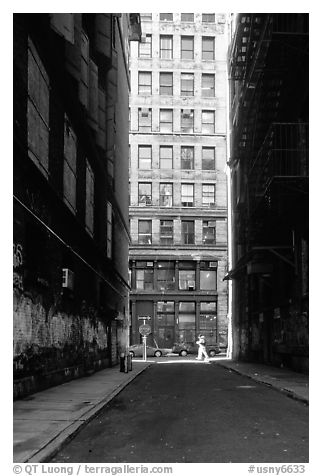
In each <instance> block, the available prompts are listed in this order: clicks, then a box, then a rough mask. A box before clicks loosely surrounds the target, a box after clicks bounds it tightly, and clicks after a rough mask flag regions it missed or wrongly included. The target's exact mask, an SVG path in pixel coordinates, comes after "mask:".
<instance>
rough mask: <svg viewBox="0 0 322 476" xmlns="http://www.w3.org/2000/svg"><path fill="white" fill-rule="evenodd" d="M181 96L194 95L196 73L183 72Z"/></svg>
mask: <svg viewBox="0 0 322 476" xmlns="http://www.w3.org/2000/svg"><path fill="white" fill-rule="evenodd" d="M180 94H181V96H193V95H194V75H193V73H181V93H180Z"/></svg>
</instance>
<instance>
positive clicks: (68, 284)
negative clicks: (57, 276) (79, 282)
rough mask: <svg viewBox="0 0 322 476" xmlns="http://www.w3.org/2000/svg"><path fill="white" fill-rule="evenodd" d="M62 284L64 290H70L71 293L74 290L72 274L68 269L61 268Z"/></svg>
mask: <svg viewBox="0 0 322 476" xmlns="http://www.w3.org/2000/svg"><path fill="white" fill-rule="evenodd" d="M62 271H63V282H62V287H63V288H66V289H70V290H71V291H72V290H73V289H74V272H73V271H71V270H70V269H68V268H63V269H62Z"/></svg>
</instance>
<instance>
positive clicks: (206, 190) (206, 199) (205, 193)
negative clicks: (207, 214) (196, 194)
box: [202, 184, 215, 208]
mask: <svg viewBox="0 0 322 476" xmlns="http://www.w3.org/2000/svg"><path fill="white" fill-rule="evenodd" d="M202 206H203V207H211V208H213V207H214V206H215V186H214V185H209V184H203V185H202Z"/></svg>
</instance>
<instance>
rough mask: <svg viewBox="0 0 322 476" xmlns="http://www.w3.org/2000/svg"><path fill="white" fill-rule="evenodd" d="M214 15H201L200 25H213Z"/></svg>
mask: <svg viewBox="0 0 322 476" xmlns="http://www.w3.org/2000/svg"><path fill="white" fill-rule="evenodd" d="M215 20H216V15H215V13H203V14H202V23H215Z"/></svg>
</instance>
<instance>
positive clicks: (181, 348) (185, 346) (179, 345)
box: [172, 342, 220, 357]
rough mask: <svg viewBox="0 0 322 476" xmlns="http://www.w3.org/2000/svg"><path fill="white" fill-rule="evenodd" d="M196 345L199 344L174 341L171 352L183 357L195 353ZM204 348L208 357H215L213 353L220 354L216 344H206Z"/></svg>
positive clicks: (196, 351) (196, 350)
mask: <svg viewBox="0 0 322 476" xmlns="http://www.w3.org/2000/svg"><path fill="white" fill-rule="evenodd" d="M198 347H199V346H198V345H197V344H194V343H192V342H175V343H174V346H173V347H172V352H173V353H174V354H179V355H181V356H182V357H185V356H186V355H188V354H197V353H198ZM206 349H207V353H208V355H209V357H215V355H217V354H220V349H219V345H218V344H207V345H206Z"/></svg>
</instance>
